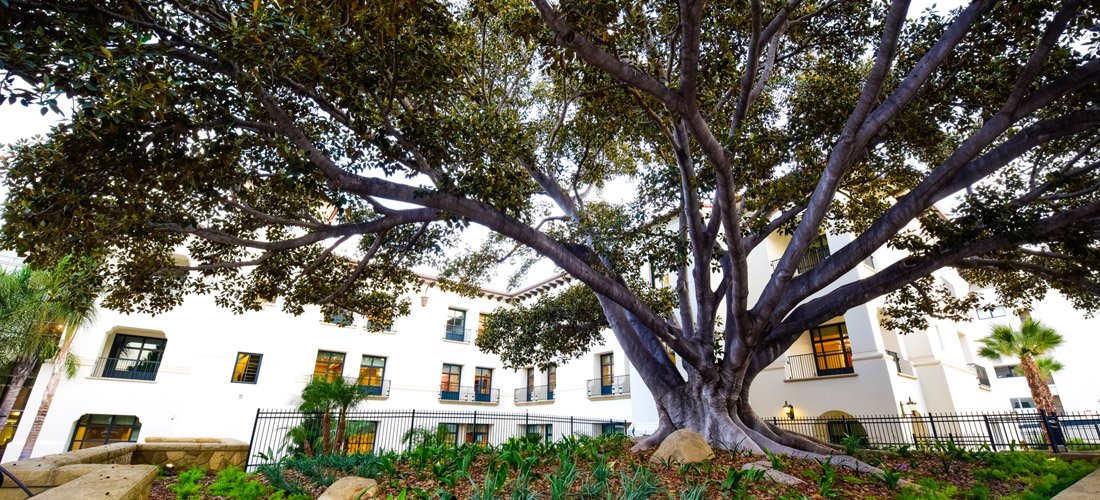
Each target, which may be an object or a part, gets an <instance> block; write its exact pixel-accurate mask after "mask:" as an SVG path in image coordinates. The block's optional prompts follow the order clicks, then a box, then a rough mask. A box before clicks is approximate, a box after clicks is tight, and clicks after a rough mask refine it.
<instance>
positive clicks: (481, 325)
mask: <svg viewBox="0 0 1100 500" xmlns="http://www.w3.org/2000/svg"><path fill="white" fill-rule="evenodd" d="M488 322H489V315H488V314H485V313H481V314H478V315H477V338H481V334H482V333H485V324H486V323H488Z"/></svg>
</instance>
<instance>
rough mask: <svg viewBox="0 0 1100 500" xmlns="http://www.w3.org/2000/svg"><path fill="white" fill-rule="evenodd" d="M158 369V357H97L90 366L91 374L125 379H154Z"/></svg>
mask: <svg viewBox="0 0 1100 500" xmlns="http://www.w3.org/2000/svg"><path fill="white" fill-rule="evenodd" d="M159 369H160V360H159V359H157V360H153V359H128V358H99V359H96V362H95V366H93V367H92V376H93V377H103V378H118V379H125V380H156V379H157V370H159Z"/></svg>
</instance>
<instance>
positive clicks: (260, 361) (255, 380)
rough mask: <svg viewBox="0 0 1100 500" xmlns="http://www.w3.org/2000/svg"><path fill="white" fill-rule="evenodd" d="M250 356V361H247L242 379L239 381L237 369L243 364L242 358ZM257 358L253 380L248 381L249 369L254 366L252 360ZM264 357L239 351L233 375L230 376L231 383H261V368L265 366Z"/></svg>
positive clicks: (259, 354) (256, 353) (255, 353)
mask: <svg viewBox="0 0 1100 500" xmlns="http://www.w3.org/2000/svg"><path fill="white" fill-rule="evenodd" d="M242 355H245V356H248V357H249V359H248V361H245V366H244V371H243V372H242V373H241V375H242V377H241V379H240V380H237V367H238V366H240V364H241V356H242ZM253 357H255V358H256V368H255V369H254V370H253V371H252V380H247V376H248V367H249V365H251V364H252V358H253ZM263 361H264V355H263V354H261V353H258V352H244V351H237V360H236V362H235V363H233V373H232V374H231V375H230V376H229V382H230V383H234V384H256V383H258V382H259V381H260V367H261V366H263Z"/></svg>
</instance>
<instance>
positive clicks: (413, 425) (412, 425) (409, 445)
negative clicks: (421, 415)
mask: <svg viewBox="0 0 1100 500" xmlns="http://www.w3.org/2000/svg"><path fill="white" fill-rule="evenodd" d="M415 428H416V410H415V409H414V410H413V411H412V414H411V415H410V416H409V432H406V433H405V435H406V436H408V437H409V440H408V442H407V443H405V451H406V452H407V451H409V450H412V442H413V433H412V432H413V429H415Z"/></svg>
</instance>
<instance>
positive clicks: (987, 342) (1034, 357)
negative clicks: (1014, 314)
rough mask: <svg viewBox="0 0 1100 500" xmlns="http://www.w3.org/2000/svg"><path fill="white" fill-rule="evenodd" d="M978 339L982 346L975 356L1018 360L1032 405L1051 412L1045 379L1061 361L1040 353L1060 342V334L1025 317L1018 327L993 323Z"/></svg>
mask: <svg viewBox="0 0 1100 500" xmlns="http://www.w3.org/2000/svg"><path fill="white" fill-rule="evenodd" d="M980 342H981V344H982V347H981V348H980V349H978V355H979V356H981V357H983V358H986V359H990V360H998V359H1005V358H1017V359H1019V360H1020V365H1019V366H1018V367H1017V369H1018V370H1020V371H1021V372H1022V373H1023V375H1024V377H1025V378H1026V379H1027V386H1028V388H1030V389H1031V399H1033V400H1035V406H1036V407H1038V408H1039V409H1041V410H1043V411H1046V412H1048V413H1051V412H1054V411H1055V406H1054V398H1053V397H1052V396H1051V395H1050V387H1048V386H1047V383H1046V379H1047V378H1048V377H1049V376H1050V373H1051V372H1054V371H1058V370H1060V369H1061V368H1062V364H1061V363H1058V362H1057V361H1054V360H1053V359H1052V358H1050V357H1044V355H1045V354H1047V353H1048V352H1049V351H1050V350H1051V349H1054V348H1055V347H1058V346H1059V345H1061V344H1062V336H1061V335H1059V334H1058V332H1056V331H1054V329H1052V328H1050V327H1048V326H1046V325H1044V324H1042V323H1040V322H1038V321H1036V320H1033V319H1031V318H1025V319H1024V322H1023V324H1021V325H1020V329H1019V330H1016V329H1013V328H1012V327H1010V326H1008V325H993V328H992V329H991V331H990V334H989V336H988V337H985V338H983V339H981V340H980Z"/></svg>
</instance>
